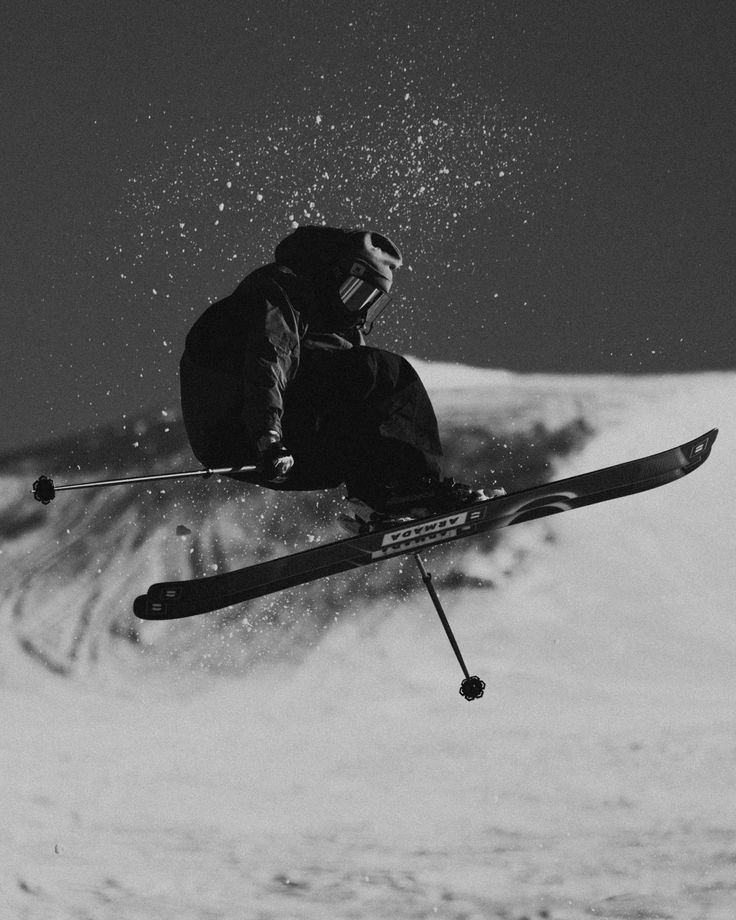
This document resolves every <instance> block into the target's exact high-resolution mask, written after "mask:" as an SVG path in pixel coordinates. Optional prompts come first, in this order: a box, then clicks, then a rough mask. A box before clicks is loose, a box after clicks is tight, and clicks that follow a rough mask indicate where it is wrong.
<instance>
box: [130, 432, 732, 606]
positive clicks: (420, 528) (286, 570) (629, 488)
mask: <svg viewBox="0 0 736 920" xmlns="http://www.w3.org/2000/svg"><path fill="white" fill-rule="evenodd" d="M717 433H718V429H715V428H714V429H712V430H711V431H708V432H706V433H705V434H704V435H702V436H701V437H699V438H695V439H694V440H692V441H688V442H687V443H685V444H681V445H680V446H678V447H674V448H671V449H670V450H666V451H662V452H661V453H658V454H653V455H651V456H648V457H643V458H641V459H638V460H631V461H628V462H626V463H619V464H617V465H615V466H610V467H607V468H605V469H602V470H596V471H594V472H590V473H583V474H581V475H579V476H572V477H570V478H567V479H561V480H558V481H557V482H550V483H545V484H543V485H539V486H535V487H533V488H531V489H524V490H522V491H519V492H512V493H510V494H508V495H505V496H502V497H500V498H494V499H491V500H490V501H485V502H479V503H477V504H472V505H466V506H465V507H463V508H460V509H458V510H457V511H455V512H452V513H447V512H444V513H442V514H438V515H434V516H431V517H427V518H421V519H419V520H415V521H411V522H410V523H407V524H405V525H404V524H402V525H400V526H399V527H393V528H387V529H382V530H377V531H374V532H371V533H368V534H361V535H358V536H354V537H348V538H346V539H343V540H338V541H336V542H333V543H328V544H325V545H324V546H316V547H313V548H312V549H308V550H303V551H301V552H298V553H293V554H291V555H287V556H281V557H278V558H276V559H271V560H269V561H267V562H261V563H257V564H255V565H249V566H245V567H244V568H240V569H236V570H234V571H231V572H224V573H222V574H219V575H211V576H206V577H202V578H194V579H191V580H188V581H169V582H161V583H158V584H154V585H151V587H150V588H149V589H148V593H147V594H145V595H141V596H140V597H138V598H136V600H135V604H134V612H135V615H136V616H137V617H139V618H140V619H143V620H170V619H179V618H182V617H190V616H196V615H197V614H202V613H208V612H210V611H213V610H220V609H222V608H224V607H230V606H232V605H233V604H239V603H241V602H243V601H247V600H251V599H253V598H256V597H261V596H263V595H266V594H271V593H273V592H275V591H282V590H284V589H285V588H291V587H294V586H296V585H300V584H306V583H307V582H311V581H315V580H316V579H319V578H325V577H326V576H328V575H334V574H337V573H338V572H345V571H349V570H351V569H356V568H360V567H361V566H365V565H371V564H372V563H374V562H382V561H384V560H386V559H393V558H396V557H397V556H402V555H404V554H407V553H415V554H416V553H418V552H419V551H420V550H422V549H424V548H426V547H429V546H437V545H439V544H442V543H448V542H450V541H452V540H459V539H462V538H464V537H471V536H476V535H478V534H482V533H484V532H486V531H490V530H496V529H500V528H502V527H509V526H511V525H513V524H521V523H523V522H525V521H533V520H537V519H539V518H542V517H546V516H547V515H551V514H559V513H561V512H563V511H570V510H572V509H573V508H582V507H584V506H586V505H592V504H595V503H597V502H604V501H610V500H611V499H614V498H620V497H621V496H625V495H634V494H635V493H637V492H643V491H646V490H648V489H654V488H657V487H658V486H662V485H665V484H666V483H668V482H673V481H674V480H676V479H679V478H680V477H682V476H686V475H687V474H688V473H691V472H692V471H693V470H695V469H696V468H697V467H698V466H700V465H701V464H702V463H704V462H705V460H706V459H707V458H708V456H709V454H710V451H711V448H712V446H713V442H714V441H715V439H716V435H717Z"/></svg>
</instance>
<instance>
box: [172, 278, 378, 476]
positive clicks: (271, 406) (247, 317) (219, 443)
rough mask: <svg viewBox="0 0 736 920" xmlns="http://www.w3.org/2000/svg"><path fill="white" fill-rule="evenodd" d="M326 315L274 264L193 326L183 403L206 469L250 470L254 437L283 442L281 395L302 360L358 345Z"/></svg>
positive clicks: (306, 288)
mask: <svg viewBox="0 0 736 920" xmlns="http://www.w3.org/2000/svg"><path fill="white" fill-rule="evenodd" d="M330 309H331V308H330V304H329V302H327V301H326V299H325V295H324V293H323V292H322V291H320V289H319V286H318V285H317V284H316V283H315V282H313V281H312V280H310V279H309V278H308V277H306V276H304V275H302V274H300V275H297V274H296V273H295V272H294V271H292V270H291V269H290V268H287V267H286V266H285V265H279V264H276V263H271V264H269V265H266V266H264V267H263V268H259V269H257V270H256V271H254V272H252V273H251V274H250V275H248V276H247V277H246V278H245V279H244V280H243V281H242V282H241V284H240V285H238V287H237V288H236V290H235V291H234V292H233V293H232V294H231V295H230V296H229V297H226V298H224V299H223V300H220V301H218V302H217V303H215V304H213V305H212V306H210V307H209V308H208V309H207V310H205V312H204V313H203V314H202V316H200V317H199V319H198V320H197V321H196V322H195V324H194V326H193V327H192V329H191V330H190V332H189V334H188V336H187V339H186V347H185V350H184V354H183V356H182V359H181V364H180V383H181V399H182V411H183V416H184V423H185V426H186V429H187V434H188V436H189V440H190V443H191V445H192V449H193V451H194V453H195V455H196V456H197V458H198V459H199V460H200V461H201V462H202V463H204V464H205V466H215V465H233V466H235V465H241V464H246V463H252V462H253V461H254V460H255V458H256V451H255V441H256V439H257V438H258V436H259V435H261V434H262V433H264V432H265V431H268V430H271V431H275V432H277V433H278V434H279V435H281V431H282V417H283V413H284V402H285V394H286V391H287V389H288V387H289V384H290V383H291V382H292V381H293V380H294V378H295V376H296V375H297V374H298V372H299V367H300V363H301V362H302V361H303V359H304V356H305V352H308V351H309V350H312V349H345V348H353V347H355V346H357V345H361V344H363V337H362V335H361V333H360V332H359V331H358V330H356V329H349V328H344V329H339V325H340V323H339V322H338V321H336V320H335V318H334V317H333V316H332V314H331V312H330ZM336 327H338V328H337V331H335V330H336Z"/></svg>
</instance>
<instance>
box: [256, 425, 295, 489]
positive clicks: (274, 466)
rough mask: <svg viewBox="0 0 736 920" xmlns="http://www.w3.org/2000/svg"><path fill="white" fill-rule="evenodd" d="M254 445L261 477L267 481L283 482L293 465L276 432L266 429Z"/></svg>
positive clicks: (291, 458)
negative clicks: (256, 448)
mask: <svg viewBox="0 0 736 920" xmlns="http://www.w3.org/2000/svg"><path fill="white" fill-rule="evenodd" d="M256 446H257V447H258V465H259V466H260V468H261V474H262V476H263V478H264V479H265V480H266V481H267V482H284V480H285V479H286V478H287V477H288V475H289V473H290V471H291V468H292V467H293V466H294V458H293V457H292V455H291V453H290V452H289V450H288V449H287V448H286V447H284V444H283V442H282V441H281V438H280V437H279V435H278V433H277V432H275V431H267V432H266V433H265V434H263V435H261V437H260V438H258V441H257V442H256Z"/></svg>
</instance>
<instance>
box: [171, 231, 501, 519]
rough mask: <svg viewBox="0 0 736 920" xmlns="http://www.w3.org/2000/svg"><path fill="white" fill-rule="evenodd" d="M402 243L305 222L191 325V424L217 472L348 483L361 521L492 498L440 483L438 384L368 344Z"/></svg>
mask: <svg viewBox="0 0 736 920" xmlns="http://www.w3.org/2000/svg"><path fill="white" fill-rule="evenodd" d="M401 264H402V256H401V253H400V251H399V249H398V248H397V246H396V245H395V244H394V243H392V242H391V240H389V239H388V238H387V237H386V236H384V235H382V234H380V233H377V232H375V231H371V230H343V229H337V228H333V227H314V226H306V227H300V228H299V229H297V230H295V231H294V232H293V233H291V234H290V235H289V236H287V237H286V239H284V240H283V241H282V242H281V243H279V245H278V246H277V247H276V251H275V261H274V262H272V263H270V264H268V265H265V266H263V267H262V268H259V269H257V270H256V271H254V272H252V273H251V274H249V275H248V276H247V277H246V278H245V279H244V280H243V281H242V282H241V283H240V285H239V286H238V287H237V288H236V290H235V291H234V292H233V293H232V294H231V295H230V296H229V297H226V298H225V299H223V300H220V301H218V302H217V303H215V304H213V305H212V306H210V307H209V308H208V309H207V310H205V312H204V313H203V314H202V315H201V316H200V317H199V319H198V320H197V321H196V322H195V324H194V326H193V327H192V329H191V330H190V332H189V334H188V336H187V339H186V347H185V350H184V354H183V356H182V359H181V365H180V382H181V399H182V411H183V416H184V424H185V427H186V431H187V435H188V437H189V440H190V443H191V446H192V450H193V452H194V454H195V456H196V457H197V458H198V459H199V460H200V461H201V462H202V463H203V464H204V465H205V466H207V467H210V468H212V467H222V466H234V467H237V466H244V465H246V464H256V465H257V466H258V468H259V472H258V473H257V474H234V477H235V478H239V479H244V480H247V481H251V482H257V483H259V484H260V485H263V486H266V487H268V488H272V489H288V490H311V489H329V488H335V487H337V486H340V485H342V484H345V486H346V487H347V492H348V501H349V502H350V507H351V509H352V511H353V514H354V516H355V519H356V520H357V521H358V523H359V524H360V525H361V526H364V525H366V526H370V523H373V524H376V523H378V522H381V521H384V522H385V521H390V520H394V519H401V518H402V517H404V519H405V516H406V515H412V516H414V515H418V514H434V513H440V512H442V511H444V510H448V511H449V510H454V509H457V508H458V506H460V505H463V504H465V503H467V502H473V501H481V500H483V499H484V498H486V496H485V494H484V493H483V492H482V491H481V490H476V489H472V488H470V487H469V486H464V485H460V484H458V483H455V482H454V481H453V480H451V479H443V478H442V446H441V443H440V436H439V431H438V427H437V420H436V417H435V413H434V410H433V408H432V405H431V403H430V400H429V396H428V395H427V392H426V390H425V388H424V386H423V384H422V382H421V380H420V379H419V377H418V376H417V374H416V372H415V371H414V369H413V368H412V367H411V365H410V364H409V362H408V361H406V359H404V358H403V357H401V356H399V355H396V354H392V353H391V352H388V351H384V350H382V349H379V348H371V347H369V346H367V345H366V344H365V335H368V334H369V333H370V331H371V329H372V327H373V324H374V323H375V321H376V319H377V318H378V316H379V314H380V313H381V312H382V311H383V310H384V309H385V307H386V305H387V303H388V301H389V299H390V298H389V291H390V290H391V285H392V282H393V274H394V272H395V271H396V270H397V269H398V268H399V267H400V266H401Z"/></svg>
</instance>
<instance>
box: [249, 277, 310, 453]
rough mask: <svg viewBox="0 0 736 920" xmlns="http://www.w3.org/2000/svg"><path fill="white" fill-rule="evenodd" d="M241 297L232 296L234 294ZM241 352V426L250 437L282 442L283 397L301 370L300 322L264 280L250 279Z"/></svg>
mask: <svg viewBox="0 0 736 920" xmlns="http://www.w3.org/2000/svg"><path fill="white" fill-rule="evenodd" d="M238 293H240V292H236V296H237V294H238ZM243 293H244V294H246V298H245V303H244V308H245V310H246V313H247V316H246V327H247V334H246V335H245V337H244V339H243V351H242V387H243V394H242V395H243V402H242V406H243V409H242V413H243V418H242V421H243V422H244V423H245V425H246V427H247V429H248V431H249V433H250V435H251V437H252V438H253V439H255V438H257V437H258V436H259V435H261V434H262V433H263V432H265V431H269V430H270V431H274V432H276V434H277V435H278V436H279V438H280V437H281V434H282V429H281V418H282V416H283V412H284V394H285V392H286V388H287V386H288V385H289V381H290V380H291V379H292V378H293V376H294V374H295V373H296V371H297V368H298V366H299V351H300V347H299V343H300V335H299V318H298V314H297V313H296V312H295V310H294V309H293V307H292V306H291V303H290V301H289V299H288V297H287V296H286V294H285V293H284V291H283V289H282V288H281V287H280V286H279V285H278V284H277V283H276V282H275V281H273V280H272V279H270V278H268V277H260V278H259V277H252V278H250V279H248V282H247V291H245V292H243Z"/></svg>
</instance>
